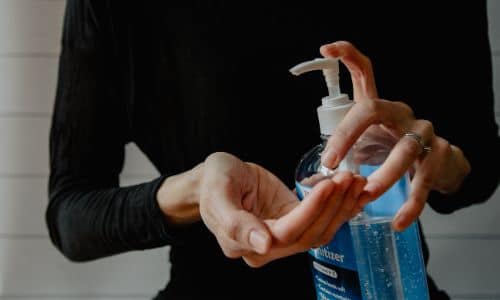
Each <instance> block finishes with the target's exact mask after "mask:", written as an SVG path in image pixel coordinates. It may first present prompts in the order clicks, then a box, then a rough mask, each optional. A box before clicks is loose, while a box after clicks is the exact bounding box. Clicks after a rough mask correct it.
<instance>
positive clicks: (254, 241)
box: [250, 230, 267, 254]
mask: <svg viewBox="0 0 500 300" xmlns="http://www.w3.org/2000/svg"><path fill="white" fill-rule="evenodd" d="M250 245H252V247H253V248H254V250H255V251H256V252H257V253H259V254H265V253H266V250H267V249H266V248H267V235H266V234H264V233H263V232H261V231H258V230H252V231H251V232H250Z"/></svg>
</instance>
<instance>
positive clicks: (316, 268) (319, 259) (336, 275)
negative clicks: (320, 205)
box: [296, 182, 362, 300]
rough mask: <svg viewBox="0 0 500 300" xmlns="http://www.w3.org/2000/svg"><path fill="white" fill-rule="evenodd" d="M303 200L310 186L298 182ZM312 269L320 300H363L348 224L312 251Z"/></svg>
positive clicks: (297, 185) (310, 253)
mask: <svg viewBox="0 0 500 300" xmlns="http://www.w3.org/2000/svg"><path fill="white" fill-rule="evenodd" d="M296 188H297V189H296V190H297V196H298V197H299V199H300V200H302V199H303V198H304V197H306V196H307V194H309V193H310V192H311V188H310V187H308V186H304V185H302V184H300V183H298V182H296ZM309 255H310V257H311V268H312V274H313V277H314V285H315V287H316V295H317V297H318V299H319V300H330V299H342V300H347V299H349V300H358V299H359V300H361V299H362V297H361V288H360V286H359V277H358V272H357V267H356V257H355V252H354V248H353V243H352V238H351V230H350V227H349V224H348V223H345V224H344V225H342V226H341V227H340V229H339V230H338V231H337V233H336V234H335V237H334V238H333V239H332V240H331V241H330V242H329V243H328V244H327V245H325V246H321V247H319V248H314V249H311V250H309Z"/></svg>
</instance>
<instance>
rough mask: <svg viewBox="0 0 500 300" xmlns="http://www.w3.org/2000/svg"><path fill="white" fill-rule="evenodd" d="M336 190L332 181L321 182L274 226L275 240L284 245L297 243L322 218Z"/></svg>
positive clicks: (272, 229) (272, 228) (272, 230)
mask: <svg viewBox="0 0 500 300" xmlns="http://www.w3.org/2000/svg"><path fill="white" fill-rule="evenodd" d="M336 188H337V187H336V185H335V183H334V182H333V181H331V180H323V181H321V182H319V183H318V184H317V185H316V186H315V187H314V188H313V190H312V191H311V193H310V194H309V195H307V197H305V198H304V200H302V201H301V202H300V204H299V205H297V206H296V207H295V208H294V209H292V210H291V211H290V212H289V213H288V214H286V215H284V216H283V217H281V218H279V219H277V220H276V221H275V222H274V223H273V224H272V226H271V227H270V231H271V233H272V234H273V236H274V238H275V239H276V240H278V241H279V242H280V243H283V244H290V243H293V242H294V241H296V240H297V239H298V238H299V237H300V236H301V235H302V233H303V232H304V231H305V229H306V228H308V227H309V226H310V225H311V224H312V223H313V222H314V221H315V220H316V219H317V218H318V217H319V216H320V214H321V213H322V211H323V209H324V207H325V206H326V204H327V202H328V200H329V199H330V195H331V194H332V192H334V191H335V189H336Z"/></svg>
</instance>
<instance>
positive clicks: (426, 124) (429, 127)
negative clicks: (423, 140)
mask: <svg viewBox="0 0 500 300" xmlns="http://www.w3.org/2000/svg"><path fill="white" fill-rule="evenodd" d="M418 122H419V123H420V126H422V130H423V132H425V133H426V134H428V135H430V136H431V135H434V125H433V124H432V122H431V121H429V120H418Z"/></svg>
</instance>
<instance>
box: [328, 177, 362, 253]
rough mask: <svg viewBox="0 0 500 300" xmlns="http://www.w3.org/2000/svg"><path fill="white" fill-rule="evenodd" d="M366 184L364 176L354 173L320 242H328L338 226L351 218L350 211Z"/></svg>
mask: <svg viewBox="0 0 500 300" xmlns="http://www.w3.org/2000/svg"><path fill="white" fill-rule="evenodd" d="M365 184H366V178H364V177H363V176H361V175H355V176H354V178H353V181H352V183H351V185H350V186H349V190H348V191H347V193H346V195H345V197H344V201H343V202H342V206H341V207H340V209H339V211H338V212H337V214H336V216H335V218H334V219H333V220H331V222H330V224H329V225H328V227H327V229H326V230H325V232H324V233H323V236H322V238H321V244H320V245H325V244H327V243H329V242H330V241H331V240H332V238H333V237H334V235H335V233H336V232H337V231H338V229H339V228H340V226H342V224H344V223H345V222H347V221H348V220H349V219H351V218H352V216H351V215H352V212H353V210H354V209H355V207H356V203H357V199H358V197H359V195H360V194H361V192H363V188H364V186H365Z"/></svg>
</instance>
